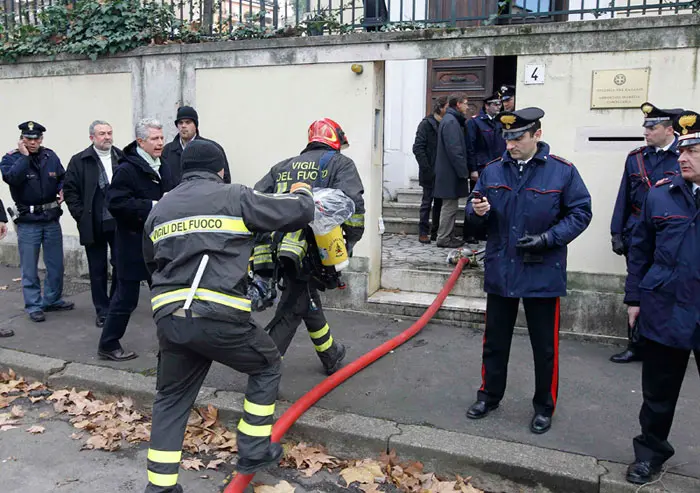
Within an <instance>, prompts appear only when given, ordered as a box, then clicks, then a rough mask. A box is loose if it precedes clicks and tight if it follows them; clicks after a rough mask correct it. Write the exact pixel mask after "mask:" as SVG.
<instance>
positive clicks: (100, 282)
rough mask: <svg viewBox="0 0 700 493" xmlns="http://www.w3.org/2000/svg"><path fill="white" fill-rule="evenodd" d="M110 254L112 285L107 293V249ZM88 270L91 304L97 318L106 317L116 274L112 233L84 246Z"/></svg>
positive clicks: (115, 285)
mask: <svg viewBox="0 0 700 493" xmlns="http://www.w3.org/2000/svg"><path fill="white" fill-rule="evenodd" d="M108 247H109V251H110V252H112V285H111V286H110V288H109V292H108V291H107V285H108V283H109V262H108V260H107V248H108ZM85 253H86V255H87V261H88V270H89V272H90V290H91V291H92V304H93V305H94V306H95V312H96V313H97V316H98V317H106V316H107V312H108V311H109V302H110V300H111V299H112V297H113V296H114V292H115V290H116V287H117V272H116V269H114V231H108V232H104V233H102V234H101V235H100V236H99V237H96V238H95V242H94V243H92V244H91V245H86V246H85Z"/></svg>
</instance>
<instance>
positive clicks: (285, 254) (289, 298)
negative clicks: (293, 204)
mask: <svg viewBox="0 0 700 493" xmlns="http://www.w3.org/2000/svg"><path fill="white" fill-rule="evenodd" d="M348 145H349V143H348V139H347V137H346V135H345V132H344V131H343V129H342V128H341V127H340V125H338V124H337V123H336V122H334V121H333V120H331V119H330V118H323V119H322V120H317V121H315V122H313V123H312V124H311V126H310V127H309V132H308V145H307V146H306V148H305V149H304V150H303V151H302V152H301V155H299V156H295V157H292V158H290V159H286V160H284V161H282V162H280V163H278V164H276V165H275V166H273V167H272V169H271V170H270V172H269V173H268V174H267V175H265V176H264V177H263V178H262V179H261V180H260V181H259V182H258V183H257V184H256V185H255V189H256V190H259V191H261V192H276V193H284V192H286V191H288V190H289V186H290V185H291V184H292V183H295V182H304V183H308V184H310V185H312V186H314V187H319V188H335V189H338V190H341V191H343V192H344V193H345V195H347V196H348V197H349V198H350V199H352V200H353V202H354V203H355V213H354V214H353V215H352V217H350V219H348V220H347V221H346V222H345V223H344V224H343V231H344V233H345V240H346V243H347V246H348V252H352V248H353V246H354V245H355V243H357V242H358V241H359V240H360V238H362V234H363V233H364V229H365V204H364V199H363V198H362V194H363V193H364V188H363V186H362V180H360V175H359V174H358V172H357V168H356V167H355V163H354V162H353V161H352V159H350V158H349V157H347V156H344V155H342V154H341V153H340V150H341V149H342V148H345V147H347V146H348ZM307 234H308V230H303V231H296V232H294V233H288V234H286V235H284V237H283V238H282V240H281V241H279V242H277V241H275V242H272V241H267V242H264V243H261V244H259V245H257V246H256V247H255V253H254V257H253V264H254V266H253V268H254V270H255V272H257V273H262V274H263V275H270V274H269V273H270V272H271V271H272V270H273V269H274V257H273V256H276V257H277V259H278V262H279V263H280V264H281V266H282V276H283V283H284V284H283V285H284V291H283V293H282V296H281V299H280V302H279V304H278V306H277V312H276V313H275V316H274V318H273V319H272V320H271V321H270V323H269V324H268V325H267V327H266V328H265V330H266V331H268V333H269V334H270V337H272V340H273V341H275V344H277V347H278V348H279V350H280V353H282V355H284V354H285V353H286V352H287V349H288V348H289V344H290V343H291V342H292V338H293V337H294V333H295V332H296V330H297V327H298V326H299V323H300V322H301V321H302V320H304V323H305V325H306V329H307V331H308V333H309V336H310V337H311V342H312V343H313V345H314V348H315V349H316V354H318V357H319V358H320V359H321V363H322V364H323V367H324V369H325V371H326V373H327V374H329V375H330V374H332V373H334V372H335V371H337V370H338V369H339V368H340V366H341V364H342V361H343V358H344V357H345V346H343V345H342V344H340V343H338V342H337V341H336V340H335V339H333V336H332V335H331V332H330V328H329V326H328V321H327V320H326V316H325V315H324V313H323V307H322V305H321V298H320V296H319V294H318V290H319V289H325V288H326V287H327V288H332V287H333V286H323V285H321V284H320V283H319V282H317V281H316V280H315V279H314V276H313V274H314V273H313V272H312V269H311V263H310V258H309V257H308V256H307V253H311V254H314V252H309V245H308V241H307V238H306V235H307ZM313 248H315V247H313Z"/></svg>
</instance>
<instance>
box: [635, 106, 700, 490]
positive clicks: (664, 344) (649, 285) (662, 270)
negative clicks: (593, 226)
mask: <svg viewBox="0 0 700 493" xmlns="http://www.w3.org/2000/svg"><path fill="white" fill-rule="evenodd" d="M674 127H675V130H676V132H677V133H678V134H679V137H678V148H679V149H680V156H679V157H678V164H679V166H680V175H675V176H673V177H669V178H665V179H664V180H662V181H661V182H659V183H657V184H656V185H655V186H654V188H652V189H651V190H650V191H649V193H648V195H647V198H646V201H645V202H644V205H643V207H642V212H641V214H640V222H639V224H638V225H637V226H635V228H634V229H633V230H632V241H631V242H630V249H629V253H628V258H627V283H626V285H625V303H626V304H627V305H628V309H627V311H628V315H629V318H630V322H631V323H634V322H635V321H638V326H639V332H640V334H641V336H642V338H643V340H644V344H643V346H642V355H643V358H642V397H643V403H642V408H641V410H640V411H639V424H640V425H641V428H642V430H641V434H640V435H638V436H637V437H635V438H634V442H633V445H634V457H635V461H634V463H632V464H631V465H630V466H629V468H628V469H627V481H629V482H630V483H635V484H644V483H648V482H650V481H652V479H653V477H654V476H655V475H656V474H658V473H659V471H660V470H661V467H662V466H663V464H664V463H665V462H666V461H667V460H668V459H670V458H671V457H672V456H673V454H674V450H673V447H672V446H671V444H670V443H669V442H668V435H669V432H670V431H671V426H672V424H673V416H674V414H675V410H676V403H677V402H678V395H679V393H680V390H681V385H682V384H683V379H684V377H685V374H686V369H687V367H688V361H689V360H690V353H691V352H692V353H694V354H695V364H696V365H697V366H698V370H699V371H700V296H699V295H698V293H700V262H698V259H699V258H700V228H699V227H698V226H697V225H698V219H700V114H698V113H696V112H694V111H684V112H682V113H681V114H680V115H679V116H678V117H677V118H676V120H675V123H674ZM696 416H697V415H696Z"/></svg>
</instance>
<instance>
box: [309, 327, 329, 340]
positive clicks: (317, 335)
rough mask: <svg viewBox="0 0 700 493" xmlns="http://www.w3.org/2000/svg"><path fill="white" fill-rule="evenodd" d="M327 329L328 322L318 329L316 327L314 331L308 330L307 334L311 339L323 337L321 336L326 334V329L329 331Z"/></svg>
mask: <svg viewBox="0 0 700 493" xmlns="http://www.w3.org/2000/svg"><path fill="white" fill-rule="evenodd" d="M329 330H330V329H329V328H328V324H326V325H324V326H323V327H321V328H320V329H318V330H317V331H316V332H309V336H310V337H311V338H312V339H320V338H321V337H323V336H325V335H326V334H328V331H329Z"/></svg>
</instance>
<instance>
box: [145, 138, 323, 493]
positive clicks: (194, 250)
mask: <svg viewBox="0 0 700 493" xmlns="http://www.w3.org/2000/svg"><path fill="white" fill-rule="evenodd" d="M224 163H225V160H224V155H223V153H222V152H221V149H219V148H218V146H216V145H215V144H213V143H211V142H205V141H199V140H196V141H193V142H191V143H190V144H189V145H188V146H187V147H186V148H185V149H184V151H183V153H182V171H183V177H182V182H181V183H180V185H179V186H178V187H177V188H175V189H174V190H173V191H172V192H170V193H169V194H168V195H167V196H165V197H164V198H163V199H162V200H161V201H160V202H159V203H158V204H157V205H156V206H155V207H154V208H153V210H152V211H151V213H150V214H149V216H148V219H147V220H146V225H145V227H144V259H145V260H146V265H147V266H148V269H149V271H150V272H151V275H152V285H151V294H152V300H151V303H152V308H153V318H154V319H155V321H156V324H157V326H158V341H159V347H160V353H159V354H160V356H159V362H158V384H157V387H158V388H157V391H158V392H157V395H156V398H155V402H154V404H153V425H152V431H151V444H150V448H149V450H148V480H149V483H148V486H147V487H146V492H147V493H166V492H167V493H171V492H181V491H183V490H182V487H181V486H180V485H178V484H177V477H178V474H177V473H178V466H179V464H180V457H181V448H182V441H183V438H184V436H185V427H186V426H187V418H188V416H189V413H190V410H191V408H192V405H193V404H194V402H195V399H196V398H197V394H198V392H199V389H200V387H201V386H202V382H203V381H204V379H205V377H206V376H207V372H208V371H209V367H210V366H211V362H212V361H218V362H220V363H222V364H224V365H227V366H229V367H231V368H233V369H235V370H237V371H241V372H243V373H246V374H248V375H249V378H248V387H247V389H246V393H245V401H244V403H243V417H242V419H241V420H240V422H239V424H238V434H237V439H238V454H239V460H238V465H237V469H238V471H239V472H241V473H243V474H251V473H254V472H255V471H257V470H259V469H261V468H263V467H266V466H270V465H274V464H275V463H276V462H277V461H278V460H279V458H280V456H281V455H282V447H281V446H280V445H279V444H271V442H270V434H271V431H272V423H273V419H274V417H273V415H274V412H275V400H276V399H277V389H278V385H279V381H280V378H281V372H280V354H279V351H278V350H277V348H276V347H275V343H274V342H273V341H272V339H270V337H269V336H268V335H267V334H265V332H264V331H263V330H262V329H261V328H260V327H258V326H257V325H255V324H254V323H253V322H252V320H251V318H250V300H249V299H248V298H246V295H245V293H246V290H247V284H248V283H247V268H248V259H249V257H250V253H251V250H252V249H253V242H254V240H253V234H254V233H255V232H263V231H271V230H280V231H295V230H298V229H299V228H301V227H303V226H305V225H306V224H308V223H309V221H311V220H313V217H314V203H313V197H312V194H311V188H310V187H309V186H308V185H306V184H293V185H292V186H291V188H290V191H291V193H290V194H286V195H284V196H272V195H267V194H262V193H258V192H254V191H253V190H251V189H249V188H247V187H244V186H242V185H227V184H225V183H224V181H223V176H224ZM202 197H206V200H202ZM205 255H208V263H204V262H203V258H204V256H205ZM201 268H203V270H201V272H203V275H201V279H200V277H199V276H198V275H197V272H198V271H200V269H201ZM188 295H189V296H190V297H191V299H193V300H194V301H192V304H191V306H190V307H188V306H185V301H186V299H187V298H188Z"/></svg>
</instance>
